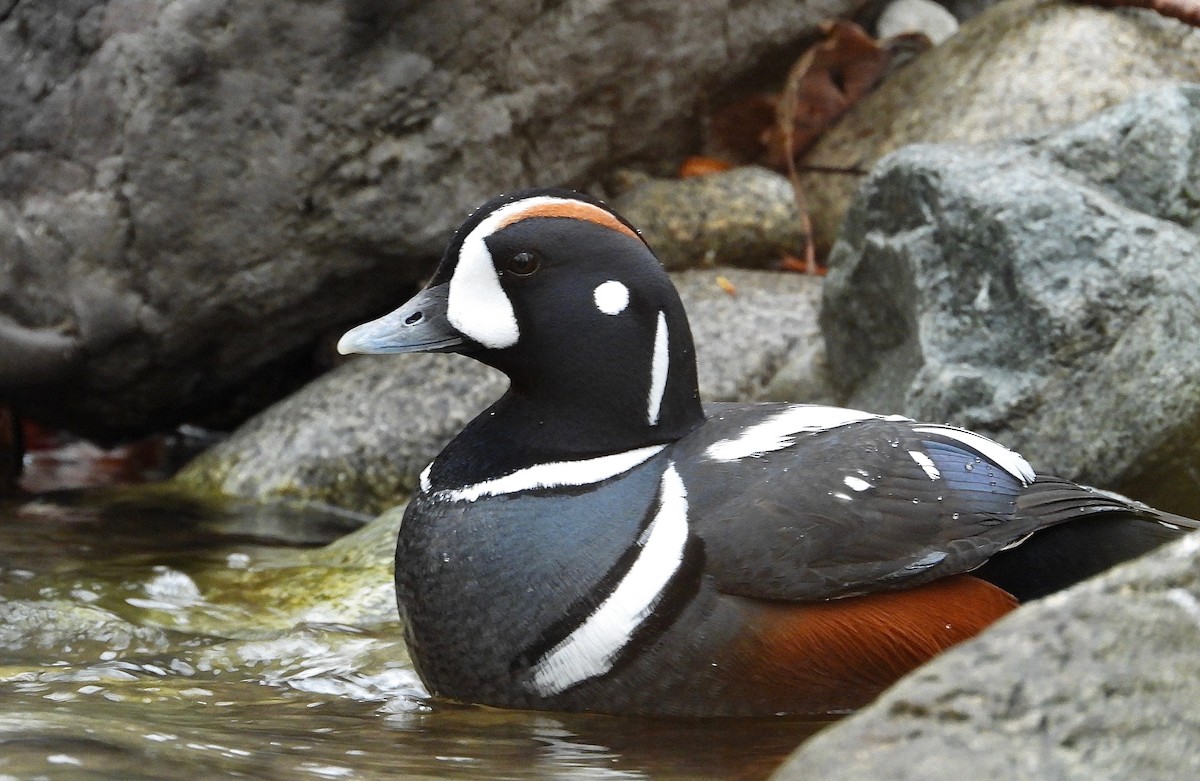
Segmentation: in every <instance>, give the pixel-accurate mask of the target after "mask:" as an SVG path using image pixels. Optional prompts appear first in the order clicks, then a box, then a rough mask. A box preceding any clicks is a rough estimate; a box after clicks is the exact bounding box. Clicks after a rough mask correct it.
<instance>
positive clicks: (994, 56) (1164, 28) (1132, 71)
mask: <svg viewBox="0 0 1200 781" xmlns="http://www.w3.org/2000/svg"><path fill="white" fill-rule="evenodd" d="M1180 81H1191V82H1200V30H1194V29H1192V28H1190V27H1188V26H1187V25H1185V24H1183V23H1181V22H1177V21H1175V20H1173V19H1166V18H1163V17H1161V16H1158V15H1157V14H1155V13H1154V12H1152V11H1113V10H1112V9H1106V8H1094V7H1089V6H1087V5H1084V4H1080V3H1073V2H1047V0H1007V2H1002V3H999V4H998V5H995V6H993V7H992V8H989V9H988V10H987V11H985V12H984V13H982V14H980V15H979V16H978V17H976V18H974V19H972V20H971V21H970V22H968V23H967V24H964V25H963V26H962V28H961V29H960V30H959V32H958V33H957V34H956V35H954V36H953V37H952V38H950V39H949V40H947V41H946V43H945V44H943V45H942V46H939V47H937V48H936V49H933V50H931V51H929V52H927V53H925V54H924V55H922V56H921V57H919V58H918V59H917V60H916V61H915V62H913V63H912V64H911V65H909V66H907V67H905V68H904V69H902V70H900V71H899V72H897V73H896V74H895V76H893V77H892V78H890V79H889V80H888V81H886V82H884V84H883V85H882V86H881V87H880V88H879V89H878V90H877V91H876V92H874V93H872V94H871V95H869V96H867V97H866V98H865V99H863V100H862V101H861V102H860V103H859V104H858V105H856V106H855V107H854V108H852V109H851V110H850V111H849V112H848V113H847V114H846V116H844V117H843V118H842V120H841V121H840V122H839V123H838V125H837V126H836V127H834V128H833V129H832V130H830V131H829V132H828V133H826V134H825V135H824V136H823V137H822V138H821V139H820V140H819V141H818V142H817V143H816V144H815V145H814V146H813V148H812V150H811V151H810V152H809V154H808V156H807V157H806V158H805V160H804V162H805V163H806V164H809V165H820V166H832V167H835V168H843V169H859V170H863V171H866V170H869V169H870V168H871V166H872V165H874V164H875V162H876V161H877V160H879V159H880V158H881V157H883V156H884V155H885V154H887V153H889V152H892V151H894V150H896V149H899V148H900V147H902V146H905V145H907V144H912V143H918V142H935V141H936V142H944V141H955V142H967V143H979V142H983V141H992V140H997V139H1002V138H1010V137H1013V136H1020V135H1026V134H1030V133H1039V132H1044V131H1047V130H1051V129H1054V128H1056V127H1061V126H1064V125H1068V124H1071V123H1074V122H1078V121H1080V120H1082V119H1084V118H1086V117H1088V116H1091V115H1092V114H1094V113H1096V112H1097V111H1100V110H1101V109H1104V108H1108V107H1110V106H1114V105H1116V104H1117V103H1120V102H1122V101H1124V100H1127V99H1129V98H1131V97H1133V96H1135V95H1138V94H1140V93H1142V92H1146V91H1148V90H1152V89H1154V88H1156V87H1161V86H1165V85H1167V84H1170V83H1175V82H1180ZM802 180H803V183H804V186H805V195H806V197H807V199H808V207H809V211H810V214H811V216H812V220H813V235H814V237H815V240H816V243H817V245H818V246H819V247H820V248H822V249H825V248H828V247H830V246H831V245H832V244H833V241H834V239H835V238H836V236H837V232H838V228H839V226H840V225H841V222H842V217H843V215H844V214H845V212H846V208H847V206H848V205H849V202H850V199H851V197H853V194H854V190H855V188H856V187H857V186H858V184H859V182H860V181H861V177H858V176H853V175H847V174H817V173H811V174H805V175H804V176H803V177H802Z"/></svg>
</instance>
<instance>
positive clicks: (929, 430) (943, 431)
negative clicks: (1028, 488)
mask: <svg viewBox="0 0 1200 781" xmlns="http://www.w3.org/2000/svg"><path fill="white" fill-rule="evenodd" d="M913 431H914V432H916V433H918V434H940V435H942V436H943V437H947V438H948V439H953V440H955V441H957V442H960V443H962V444H964V445H966V446H967V447H969V448H970V449H971V450H974V451H975V452H976V453H978V454H979V455H981V456H983V457H984V458H986V459H987V460H989V461H991V462H992V463H994V464H996V465H997V466H999V467H1000V468H1001V469H1003V470H1004V471H1005V472H1008V473H1009V474H1010V475H1012V476H1013V477H1015V478H1017V479H1018V480H1020V481H1021V484H1022V485H1029V484H1030V483H1032V482H1033V481H1034V479H1035V478H1036V475H1035V474H1034V472H1033V467H1031V466H1030V465H1029V462H1028V461H1026V460H1025V459H1024V458H1023V457H1022V456H1021V454H1020V453H1015V452H1013V451H1012V450H1009V449H1008V448H1006V447H1005V446H1004V445H1001V444H1000V443H999V442H995V441H993V440H990V439H988V438H987V437H983V436H980V435H979V434H976V433H975V432H973V431H967V430H966V429H964V428H957V427H955V426H942V425H936V424H926V425H920V426H914V427H913Z"/></svg>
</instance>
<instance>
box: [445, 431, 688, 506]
mask: <svg viewBox="0 0 1200 781" xmlns="http://www.w3.org/2000/svg"><path fill="white" fill-rule="evenodd" d="M665 447H666V445H649V446H647V447H639V448H636V449H635V450H626V451H624V452H621V453H612V454H609V455H607V456H597V457H596V458H584V459H580V460H579V461H551V462H548V463H545V464H534V465H533V466H528V467H525V468H524V469H518V470H517V471H515V472H513V473H512V474H507V475H504V476H503V477H497V478H495V479H492V480H484V481H483V482H481V483H473V484H471V485H468V486H464V487H462V488H455V489H453V490H447V491H438V493H437V496H438V498H439V499H449V500H450V501H453V502H461V501H467V502H473V501H475V500H476V499H478V498H479V497H481V496H499V495H501V494H515V493H519V492H521V491H535V490H538V489H542V488H560V487H562V486H567V485H592V484H593V483H599V482H600V481H602V480H607V479H608V478H610V477H616V476H617V475H619V474H621V473H622V472H627V471H629V470H630V469H633V468H634V467H635V466H637V465H638V464H642V463H645V462H646V461H649V460H650V459H651V458H653V457H654V456H656V455H658V454H659V453H661V452H662V450H663V448H665Z"/></svg>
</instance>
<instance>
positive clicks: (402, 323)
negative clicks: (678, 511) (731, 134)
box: [338, 189, 703, 452]
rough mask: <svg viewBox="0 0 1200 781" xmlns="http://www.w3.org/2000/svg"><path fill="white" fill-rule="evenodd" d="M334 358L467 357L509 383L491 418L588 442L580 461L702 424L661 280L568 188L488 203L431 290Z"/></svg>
mask: <svg viewBox="0 0 1200 781" xmlns="http://www.w3.org/2000/svg"><path fill="white" fill-rule="evenodd" d="M338 350H339V352H341V353H343V354H345V353H404V352H457V353H461V354H463V355H467V356H469V357H471V358H474V359H475V360H478V361H481V362H482V363H485V364H487V365H489V366H493V367H495V368H497V369H499V370H500V371H502V372H504V373H505V374H506V375H507V376H508V378H509V379H510V381H511V388H510V391H509V393H508V394H507V395H506V396H505V398H504V399H502V400H501V404H500V405H498V406H497V407H494V408H493V410H491V411H490V412H491V413H492V414H493V416H495V415H497V414H501V413H504V412H507V411H510V410H509V409H508V408H510V407H519V408H522V409H524V410H525V416H526V417H529V416H530V415H532V416H533V417H535V418H537V419H538V420H537V421H536V422H537V423H539V424H540V425H542V426H543V427H544V428H546V430H547V431H554V430H557V434H558V435H563V436H583V437H585V438H588V439H590V440H591V444H592V445H594V447H590V446H589V447H587V448H585V449H586V450H588V451H589V452H591V451H597V452H598V451H602V450H612V449H616V448H620V447H627V446H637V445H640V444H646V443H648V442H666V441H672V440H674V439H678V438H679V437H681V436H683V434H685V433H687V432H688V431H690V430H691V429H692V428H694V427H695V426H696V425H698V424H699V423H700V422H701V421H702V420H703V413H702V412H701V409H700V401H699V392H698V389H697V381H696V364H695V349H694V347H693V344H692V336H691V331H690V329H689V327H688V323H687V316H686V314H685V312H684V309H683V305H682V303H681V302H680V300H679V295H678V293H677V292H676V290H675V287H674V285H673V284H672V283H671V280H670V278H669V277H668V276H667V274H666V273H665V272H664V271H663V269H662V266H661V264H660V263H659V262H658V259H657V258H656V257H655V256H654V253H653V252H652V251H651V250H650V248H649V247H648V246H647V244H646V243H645V241H644V240H643V239H642V238H641V236H640V235H639V234H638V232H637V231H636V230H635V229H634V228H633V226H632V225H630V224H629V223H628V222H627V221H626V220H624V219H623V218H622V217H620V216H619V215H617V214H616V213H615V212H613V211H612V210H611V209H609V208H608V207H607V206H606V205H604V204H603V203H602V202H600V201H597V200H595V199H593V198H590V197H588V196H586V195H582V194H580V193H575V192H571V191H567V190H557V189H535V190H526V191H522V192H517V193H512V194H509V195H504V196H501V197H499V198H496V199H494V200H492V201H489V202H488V203H486V204H484V205H483V206H482V207H480V208H479V209H478V210H477V211H476V212H475V213H474V214H473V215H471V217H470V218H469V219H468V220H467V221H466V222H465V223H464V224H463V225H462V227H460V228H459V229H458V231H457V232H456V233H455V234H454V238H453V239H452V240H451V242H450V245H449V246H448V247H447V249H446V253H445V255H444V256H443V258H442V261H441V264H440V265H439V266H438V269H437V271H436V273H435V274H434V276H433V278H432V280H431V281H430V283H429V285H428V286H427V287H426V288H425V289H424V290H422V291H421V292H420V293H418V294H417V295H416V296H415V297H414V298H413V299H412V300H410V301H409V302H408V303H406V304H404V305H403V306H401V307H400V308H399V309H397V310H395V311H394V312H392V313H390V314H388V315H385V316H383V317H381V318H379V319H378V320H375V321H372V322H369V323H365V324H364V325H360V326H358V327H357V328H354V329H352V330H351V331H349V332H348V333H346V335H345V336H343V337H342V339H341V341H339V342H338ZM525 422H526V423H528V422H529V421H525Z"/></svg>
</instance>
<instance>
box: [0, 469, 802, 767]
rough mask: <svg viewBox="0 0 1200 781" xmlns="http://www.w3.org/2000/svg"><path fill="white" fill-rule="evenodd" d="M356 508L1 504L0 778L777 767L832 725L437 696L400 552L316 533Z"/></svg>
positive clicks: (121, 497)
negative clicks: (523, 707) (664, 716)
mask: <svg viewBox="0 0 1200 781" xmlns="http://www.w3.org/2000/svg"><path fill="white" fill-rule="evenodd" d="M349 523H350V521H349V520H348V519H346V518H342V517H339V516H337V515H336V514H335V515H331V516H324V515H321V514H319V513H318V514H314V513H312V512H300V511H296V512H295V513H292V512H291V511H289V510H288V509H287V508H253V507H252V508H246V507H239V508H225V509H223V510H221V511H219V512H218V511H215V510H214V509H213V508H211V507H201V506H199V505H196V504H194V503H190V502H189V501H187V500H181V499H179V498H177V497H173V496H172V495H171V494H169V493H163V492H155V491H154V490H153V489H149V490H145V489H142V490H120V491H111V490H110V491H103V490H102V491H90V492H86V491H85V492H79V491H75V492H65V493H60V494H57V495H53V494H51V495H43V496H40V497H31V496H25V497H22V498H17V499H13V500H9V501H5V502H2V503H0V777H16V778H38V777H45V778H67V779H70V778H88V779H91V778H121V779H143V778H145V779H150V778H154V779H158V778H189V779H207V778H253V779H289V780H290V779H303V778H319V779H337V778H360V779H375V778H416V779H420V778H463V779H508V778H512V779H543V778H544V779H761V778H766V777H767V776H768V775H770V773H771V771H772V770H773V769H774V768H775V767H776V766H777V765H778V764H779V763H780V762H782V760H783V759H784V758H785V757H786V756H787V755H788V754H789V753H790V752H791V751H792V750H793V749H794V748H795V747H796V746H797V745H799V743H801V742H802V741H803V740H804V738H805V737H806V736H807V735H809V734H811V733H812V732H813V731H814V730H815V729H816V728H819V726H821V725H814V724H812V723H809V722H803V721H794V720H786V719H756V720H724V721H717V722H706V721H679V720H653V719H635V718H613V717H603V716H588V715H564V714H549V713H534V712H522V711H504V710H497V709H490V708H482V707H472V706H463V705H455V704H452V703H446V702H441V701H435V700H431V699H430V698H428V697H427V696H426V694H425V692H424V690H423V689H422V687H421V684H420V681H419V680H418V679H417V676H416V675H415V673H414V672H413V669H412V666H411V664H410V663H409V662H408V659H407V655H406V652H405V650H404V646H403V642H402V641H401V639H400V627H399V626H398V625H397V623H396V620H395V618H394V613H393V612H392V610H393V609H392V608H391V607H390V606H388V605H387V604H385V603H386V600H387V599H388V598H389V593H388V592H389V588H390V584H389V583H388V579H389V577H390V575H389V573H388V572H387V568H386V566H385V565H383V564H380V563H379V562H375V563H371V562H367V563H364V562H363V561H362V560H360V559H359V558H356V557H355V556H348V555H346V554H345V553H344V552H340V553H339V552H338V547H337V545H335V546H334V547H333V548H328V549H320V548H318V547H317V545H318V544H319V543H323V542H326V541H328V540H330V539H333V538H334V537H336V536H338V535H339V534H342V533H344V532H345V531H346V526H347V524H349ZM385 531H386V530H385ZM283 536H286V537H288V538H289V539H290V540H293V542H290V543H288V544H286V545H285V544H283V543H281V542H280V541H279V538H280V537H283ZM296 539H301V540H305V542H306V544H305V545H296V544H295V542H294V540H296ZM339 544H342V543H339ZM376 581H377V583H376ZM343 586H345V589H344V591H345V592H346V594H350V595H351V596H349V597H347V596H345V594H343V593H342V591H343V589H342V587H343ZM376 587H377V589H376ZM376 591H377V593H376ZM364 593H366V594H367V595H368V596H367V598H365V599H363V598H361V595H362V594H364ZM372 595H373V596H372ZM356 600H358V601H362V602H366V603H371V604H368V605H367V607H365V608H363V609H361V610H359V609H358V608H357V606H356V607H355V608H354V609H350V608H348V607H347V605H348V604H351V603H354V602H355V601H356Z"/></svg>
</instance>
